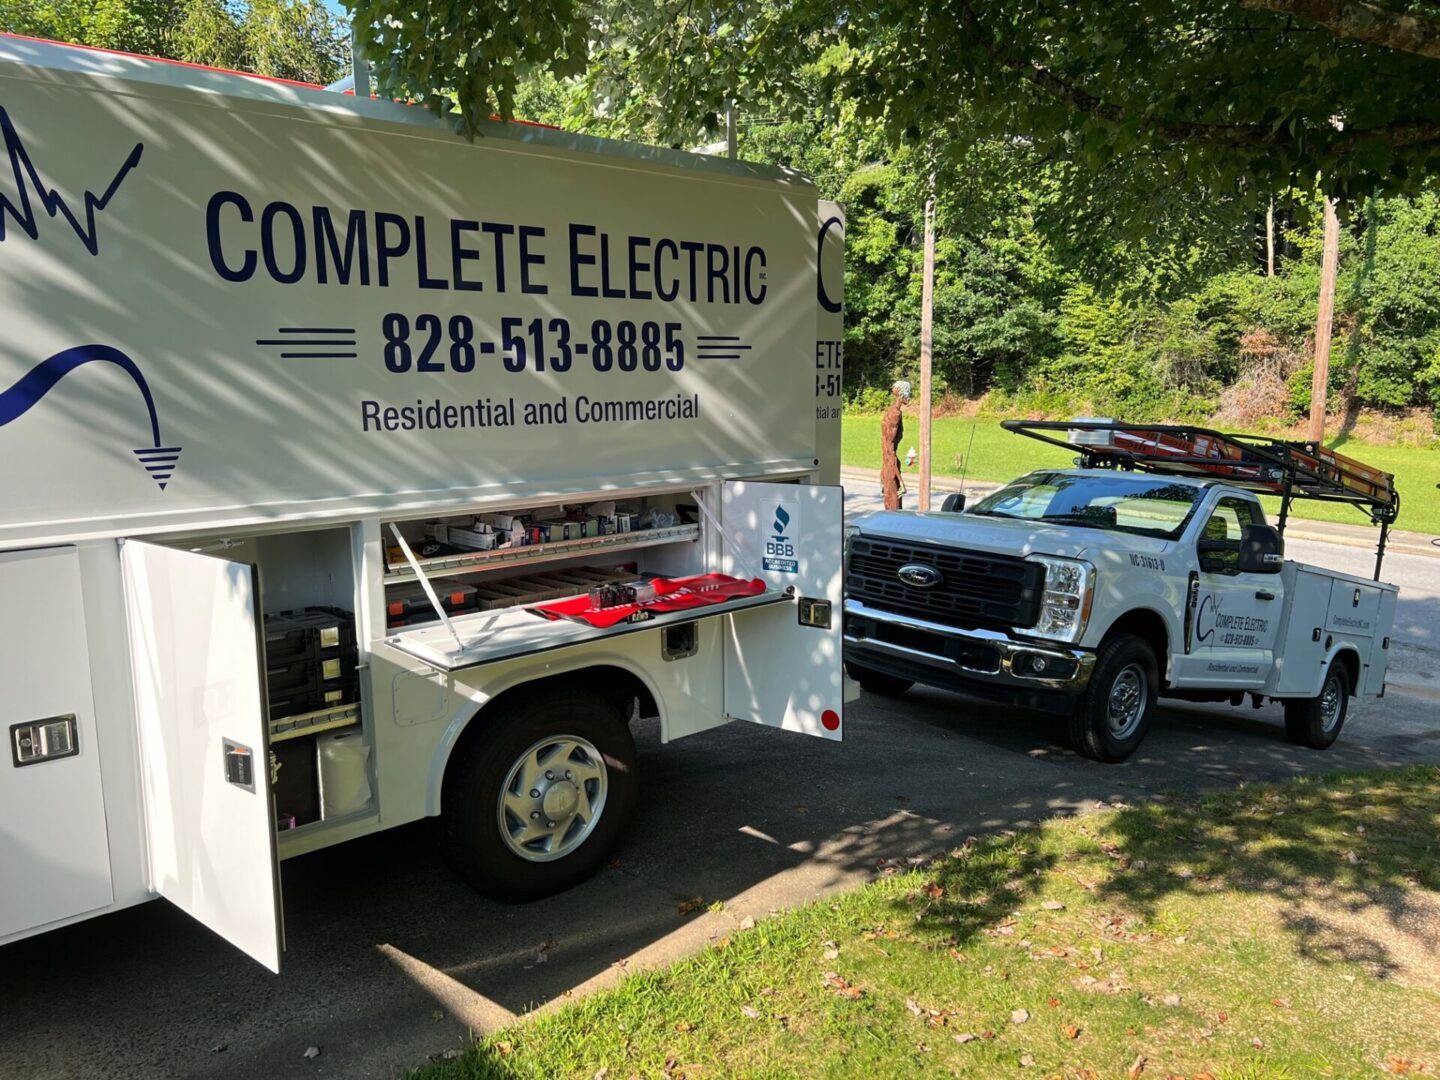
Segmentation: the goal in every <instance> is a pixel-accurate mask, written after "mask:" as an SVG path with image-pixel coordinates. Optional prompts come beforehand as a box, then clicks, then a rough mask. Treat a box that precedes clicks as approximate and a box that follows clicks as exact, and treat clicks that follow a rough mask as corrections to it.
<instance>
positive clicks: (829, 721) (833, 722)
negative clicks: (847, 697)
mask: <svg viewBox="0 0 1440 1080" xmlns="http://www.w3.org/2000/svg"><path fill="white" fill-rule="evenodd" d="M820 723H822V724H823V725H825V730H826V731H838V730H839V729H840V714H839V713H838V712H836V711H835V710H834V709H826V710H825V711H824V712H822V713H821V714H820Z"/></svg>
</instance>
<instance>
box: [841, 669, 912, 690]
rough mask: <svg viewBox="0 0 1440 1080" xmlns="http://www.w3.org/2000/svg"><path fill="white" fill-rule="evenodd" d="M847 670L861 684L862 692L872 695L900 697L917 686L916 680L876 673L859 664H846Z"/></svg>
mask: <svg viewBox="0 0 1440 1080" xmlns="http://www.w3.org/2000/svg"><path fill="white" fill-rule="evenodd" d="M845 670H846V671H848V672H849V673H850V677H851V678H852V679H854V680H855V681H856V682H858V683H859V684H860V689H861V690H864V691H865V692H866V693H870V694H879V695H880V696H881V697H899V696H900V695H901V694H903V693H904V692H905V691H906V690H909V689H910V687H912V686H914V685H915V680H914V679H902V678H900V676H898V675H887V674H885V672H883V671H874V670H872V669H871V668H867V667H861V666H860V665H859V664H846V665H845Z"/></svg>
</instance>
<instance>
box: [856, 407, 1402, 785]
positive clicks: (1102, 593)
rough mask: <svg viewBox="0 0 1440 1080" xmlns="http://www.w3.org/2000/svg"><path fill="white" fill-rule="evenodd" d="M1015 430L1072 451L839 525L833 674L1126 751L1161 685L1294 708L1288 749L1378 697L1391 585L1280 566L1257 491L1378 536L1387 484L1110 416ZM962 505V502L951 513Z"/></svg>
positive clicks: (1088, 750) (1333, 727)
mask: <svg viewBox="0 0 1440 1080" xmlns="http://www.w3.org/2000/svg"><path fill="white" fill-rule="evenodd" d="M1005 426H1006V427H1008V428H1010V429H1011V430H1014V431H1017V432H1020V433H1022V434H1026V435H1031V436H1032V437H1035V438H1040V439H1042V440H1043V441H1046V442H1051V443H1055V444H1057V445H1061V446H1067V447H1072V448H1074V449H1075V450H1077V451H1078V452H1079V457H1078V458H1077V462H1076V463H1077V465H1081V466H1084V467H1081V468H1075V469H1053V470H1043V471H1038V472H1032V473H1029V474H1027V475H1025V476H1022V477H1020V478H1019V479H1018V480H1015V481H1013V482H1011V483H1010V484H1007V485H1006V486H1005V487H1003V488H1001V489H1000V490H998V491H996V492H994V493H993V494H991V495H989V496H987V497H986V498H985V499H983V500H982V501H980V502H979V503H978V504H976V505H974V506H973V507H971V508H970V509H968V510H967V509H964V506H963V500H962V499H961V498H960V497H958V496H952V497H951V499H949V500H947V503H946V509H945V510H943V511H940V512H930V513H916V512H909V511H880V512H876V513H873V514H868V515H865V516H863V517H861V518H860V519H858V520H857V521H852V522H851V523H850V524H849V525H848V526H847V528H846V566H847V571H846V601H845V659H846V665H847V667H848V669H849V672H850V674H851V676H852V677H853V678H855V679H856V680H857V681H858V682H859V683H860V685H861V687H862V688H864V689H865V690H867V691H870V692H872V693H880V694H899V693H903V692H904V691H905V690H907V689H909V687H910V686H911V685H913V684H914V683H917V682H918V683H924V684H928V685H932V686H941V687H946V688H950V689H953V690H958V691H961V692H963V693H969V694H972V695H974V696H977V697H983V698H988V699H991V700H998V701H1001V702H1006V703H1012V704H1020V705H1024V706H1029V707H1035V708H1041V709H1046V710H1049V711H1055V712H1060V713H1063V714H1064V715H1066V716H1067V717H1068V726H1069V734H1070V738H1071V742H1072V744H1073V745H1074V746H1075V748H1076V749H1077V750H1078V751H1080V752H1081V753H1083V754H1085V755H1086V756H1088V757H1091V758H1095V759H1097V760H1100V761H1112V762H1114V761H1123V760H1124V759H1125V758H1127V757H1128V756H1129V755H1130V754H1131V753H1133V752H1134V750H1135V748H1136V747H1137V746H1138V745H1139V744H1140V741H1141V740H1142V739H1143V738H1144V737H1145V733H1146V730H1147V729H1148V728H1149V726H1150V723H1151V720H1152V717H1153V715H1154V709H1155V702H1156V699H1157V698H1159V697H1174V698H1184V699H1188V700H1192V701H1194V700H1198V701H1230V702H1232V703H1233V704H1237V705H1238V704H1240V703H1242V702H1243V700H1244V699H1245V697H1246V696H1249V697H1250V698H1251V699H1252V701H1253V703H1254V704H1255V705H1256V706H1257V707H1258V706H1259V705H1260V704H1262V703H1263V702H1264V701H1265V700H1266V699H1273V700H1277V701H1280V702H1282V703H1283V704H1284V707H1285V729H1286V734H1287V736H1288V737H1289V739H1290V740H1291V741H1292V742H1295V743H1299V744H1301V745H1304V746H1309V747H1314V748H1316V749H1323V748H1325V747H1328V746H1329V745H1330V744H1331V743H1333V742H1334V741H1335V739H1336V737H1337V736H1338V735H1339V733H1340V729H1341V727H1342V725H1343V724H1344V723H1345V719H1346V716H1347V714H1348V712H1349V708H1350V701H1351V699H1352V698H1356V699H1358V698H1360V697H1362V696H1365V697H1378V696H1383V695H1384V692H1385V670H1386V664H1387V661H1388V658H1389V653H1388V649H1389V646H1390V639H1389V636H1388V635H1389V634H1390V628H1391V625H1392V623H1393V620H1394V615H1395V600H1396V588H1395V586H1394V585H1388V584H1384V583H1381V582H1379V581H1378V575H1379V565H1380V564H1379V559H1377V563H1376V575H1377V580H1376V581H1369V580H1366V579H1363V578H1358V577H1354V576H1351V575H1349V574H1342V573H1337V572H1335V571H1331V570H1325V569H1321V568H1319V567H1314V566H1307V565H1304V564H1302V563H1297V562H1293V561H1289V560H1286V559H1285V558H1284V556H1283V538H1282V534H1281V532H1280V531H1279V530H1277V529H1276V528H1274V527H1272V526H1270V525H1268V524H1267V523H1266V520H1265V514H1264V511H1263V509H1262V508H1261V504H1260V501H1259V499H1258V497H1257V494H1256V493H1257V492H1265V493H1275V494H1278V495H1280V496H1281V498H1282V513H1281V519H1280V524H1281V528H1283V525H1284V518H1285V517H1286V516H1287V515H1288V511H1289V507H1290V503H1291V501H1292V500H1293V499H1295V498H1304V497H1309V498H1321V499H1326V500H1328V501H1340V502H1348V503H1352V504H1354V505H1356V506H1359V507H1361V508H1362V509H1365V510H1366V511H1367V512H1369V513H1370V515H1371V517H1372V520H1374V521H1375V523H1376V524H1378V525H1379V526H1380V528H1381V540H1380V557H1381V558H1383V552H1384V540H1385V535H1386V532H1387V531H1388V527H1389V525H1390V523H1391V522H1392V521H1393V520H1394V517H1395V515H1396V513H1397V512H1398V506H1399V503H1398V498H1397V497H1396V495H1395V491H1394V484H1393V478H1392V477H1390V476H1389V475H1388V474H1384V473H1379V472H1377V471H1375V470H1370V469H1368V468H1366V467H1365V466H1363V465H1360V464H1359V463H1358V462H1354V461H1351V460H1350V459H1347V458H1343V457H1340V456H1339V455H1337V454H1334V453H1333V452H1330V451H1326V450H1324V449H1323V448H1320V447H1317V446H1316V445H1314V444H1307V443H1281V442H1275V441H1270V440H1262V439H1255V438H1251V437H1248V436H1230V435H1222V434H1220V433H1218V432H1211V431H1206V430H1203V429H1195V428H1179V427H1168V426H1167V427H1137V426H1135V425H1118V424H1114V423H1112V422H1108V421H1074V422H1071V423H1068V424H1061V423H1033V422H1020V421H1007V422H1006V425H1005ZM957 508H958V509H959V510H960V512H958V513H957V512H956V509H957Z"/></svg>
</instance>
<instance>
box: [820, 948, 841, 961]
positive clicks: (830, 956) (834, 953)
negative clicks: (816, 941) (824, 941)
mask: <svg viewBox="0 0 1440 1080" xmlns="http://www.w3.org/2000/svg"><path fill="white" fill-rule="evenodd" d="M824 956H825V959H826V960H838V959H840V950H839V949H826V950H825V952H824Z"/></svg>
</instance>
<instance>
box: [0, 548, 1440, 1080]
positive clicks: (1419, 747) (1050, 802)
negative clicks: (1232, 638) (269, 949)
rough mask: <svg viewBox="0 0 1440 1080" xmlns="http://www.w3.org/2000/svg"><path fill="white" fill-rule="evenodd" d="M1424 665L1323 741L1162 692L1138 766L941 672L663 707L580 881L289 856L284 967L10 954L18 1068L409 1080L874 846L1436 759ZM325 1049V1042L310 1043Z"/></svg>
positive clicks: (790, 897)
mask: <svg viewBox="0 0 1440 1080" xmlns="http://www.w3.org/2000/svg"><path fill="white" fill-rule="evenodd" d="M1297 554H1298V553H1297ZM1316 554H1317V555H1325V556H1330V557H1328V558H1319V557H1315V558H1314V561H1317V562H1324V563H1327V564H1329V565H1336V566H1340V565H1342V563H1341V562H1340V561H1339V560H1343V559H1344V558H1345V557H1346V556H1345V554H1344V553H1343V552H1336V551H1324V550H1322V551H1319V552H1318V553H1316ZM1302 557H1305V558H1307V559H1309V558H1312V555H1311V554H1309V553H1306V554H1305V555H1304V556H1302ZM1416 558H1417V559H1419V557H1416ZM1436 565H1437V566H1440V563H1437V564H1436ZM1402 569H1403V568H1402ZM1407 587H1408V586H1407ZM1425 588H1427V586H1425V585H1424V582H1423V581H1418V582H1417V594H1418V593H1423V592H1424V589H1425ZM1417 602H1418V603H1421V604H1424V603H1428V604H1431V605H1434V604H1435V603H1436V601H1435V598H1434V595H1431V596H1430V598H1429V600H1428V601H1426V600H1424V599H1423V598H1422V597H1418V596H1417ZM1434 611H1435V608H1434V607H1433V606H1432V607H1430V608H1429V609H1428V614H1427V610H1426V609H1425V608H1424V607H1423V606H1422V607H1417V608H1416V609H1415V610H1414V611H1413V612H1412V614H1413V616H1414V618H1413V621H1412V624H1413V627H1414V629H1413V631H1407V636H1408V637H1409V638H1410V639H1411V640H1412V643H1413V644H1415V645H1416V646H1418V647H1422V648H1423V647H1431V646H1430V644H1429V643H1427V642H1426V641H1424V640H1420V638H1422V637H1423V635H1424V634H1425V633H1433V632H1434V629H1433V628H1434V627H1435V626H1436V625H1437V620H1436V618H1435V617H1434ZM1407 618H1410V616H1408V615H1407ZM1434 667H1435V665H1432V666H1431V670H1432V671H1433V669H1434ZM1415 681H1416V686H1415V687H1414V693H1413V694H1412V693H1393V692H1392V694H1391V695H1390V696H1389V697H1387V698H1386V700H1384V701H1383V702H1380V703H1378V704H1376V705H1373V706H1371V707H1370V708H1369V709H1368V710H1366V711H1365V712H1364V713H1363V714H1360V715H1357V716H1355V717H1354V718H1352V721H1351V724H1350V726H1348V727H1347V729H1346V732H1345V734H1344V736H1342V738H1341V740H1340V742H1339V743H1337V744H1336V746H1335V747H1334V748H1332V749H1331V750H1329V751H1327V752H1323V753H1317V752H1314V751H1306V750H1300V749H1297V748H1295V747H1292V746H1290V745H1289V744H1288V743H1286V742H1285V741H1284V739H1283V738H1282V737H1281V729H1280V711H1279V709H1278V708H1275V707H1273V706H1272V707H1267V708H1265V709H1262V710H1259V711H1254V710H1251V709H1249V708H1248V707H1246V708H1243V709H1232V708H1229V707H1224V706H1180V707H1176V706H1171V705H1167V706H1165V707H1164V708H1162V710H1161V714H1160V719H1159V723H1158V724H1157V727H1156V729H1155V730H1154V731H1153V732H1152V734H1151V736H1150V738H1149V739H1148V741H1147V742H1146V744H1145V746H1144V747H1143V752H1142V753H1140V754H1138V755H1137V756H1136V757H1135V758H1134V759H1132V760H1131V761H1129V762H1127V763H1126V764H1124V765H1121V766H1104V765H1097V764H1095V763H1094V762H1090V761H1087V760H1085V759H1082V758H1080V757H1078V756H1076V755H1075V754H1073V753H1072V752H1070V751H1068V750H1066V749H1063V748H1062V746H1061V745H1060V743H1059V742H1058V741H1057V740H1058V735H1059V733H1058V731H1057V729H1056V725H1055V722H1054V721H1052V720H1051V719H1049V718H1047V717H1044V716H1041V715H1038V714H1031V713H1025V712H1017V711H1015V710H1011V709H1000V708H995V707H992V706H987V705H982V704H977V703H974V702H971V701H968V700H966V699H964V698H961V697H958V696H956V695H953V694H949V693H946V692H943V691H938V690H924V689H917V690H913V691H911V692H910V693H909V694H906V695H905V696H904V697H902V698H899V699H896V700H887V699H883V698H874V697H869V696H867V697H864V698H862V699H861V701H860V703H859V704H858V705H857V706H852V708H851V709H850V711H849V714H848V720H847V737H846V741H845V743H843V744H841V745H836V744H831V743H823V742H821V741H819V740H815V739H805V738H801V737H798V736H792V735H786V734H782V733H777V732H773V731H769V730H765V729H760V728H754V727H750V726H748V725H731V726H729V727H726V728H722V729H719V730H717V731H712V732H708V733H705V734H703V735H698V736H695V737H693V738H691V739H686V740H683V741H681V742H679V743H676V744H673V745H671V746H661V745H660V742H659V736H658V730H657V728H656V725H655V724H653V723H650V724H645V725H642V727H641V730H640V731H639V742H640V754H641V769H642V777H643V784H642V787H643V794H642V801H641V806H640V810H639V814H638V817H637V821H636V823H635V827H634V828H633V830H632V831H631V832H630V834H629V836H628V837H627V839H626V841H625V843H624V845H623V847H622V849H621V851H620V853H619V862H618V864H617V865H615V866H612V867H611V868H609V869H606V870H604V871H602V872H601V873H600V874H599V875H598V876H597V877H595V878H594V879H593V880H591V881H590V882H588V883H586V884H585V885H583V886H581V887H579V888H577V889H574V890H572V891H571V892H569V893H566V894H565V895H563V896H558V897H554V898H551V899H550V900H547V901H543V902H540V903H537V904H532V905H529V906H525V907H505V906H502V905H498V904H494V903H491V902H489V901H486V900H483V899H481V898H479V897H477V896H476V895H475V894H474V893H473V892H471V891H470V890H469V889H468V888H466V887H465V886H464V885H462V884H461V883H459V882H458V881H456V880H455V879H453V878H452V877H450V876H449V874H448V873H447V872H446V871H445V870H444V869H443V868H442V867H441V865H440V864H439V862H438V861H437V860H436V859H435V858H434V857H432V855H431V854H430V851H429V849H428V846H427V844H426V843H425V839H426V834H425V829H424V828H423V827H422V826H407V827H405V828H401V829H396V830H391V831H390V832H388V833H383V834H381V835H379V836H374V837H369V838H366V839H363V840H358V841H354V842H352V843H349V844H344V845H341V846H340V847H337V848H334V849H331V850H329V851H325V852H320V853H318V854H315V855H311V856H307V857H303V858H300V859H296V860H292V861H290V862H287V863H286V864H285V868H284V886H285V918H286V931H287V937H288V940H289V951H288V952H287V953H286V956H285V965H286V970H285V973H284V974H283V975H280V976H272V975H270V974H268V973H267V972H265V971H263V970H262V969H261V968H260V967H259V966H258V965H255V964H253V963H251V962H250V961H249V960H247V959H245V958H244V957H242V956H241V955H240V954H239V953H237V952H235V951H234V950H233V949H231V948H230V947H229V946H227V945H226V944H225V943H223V942H221V941H220V940H218V939H217V938H215V937H214V936H213V935H211V934H210V933H209V932H208V931H206V930H204V929H202V928H200V927H199V926H198V925H197V924H195V923H193V922H192V921H191V920H189V919H188V918H187V917H186V916H184V915H182V914H180V912H179V911H177V910H176V909H174V908H172V907H170V906H169V905H167V904H165V903H163V902H157V903H152V904H147V905H144V906H142V907H140V908H136V909H132V910H130V911H125V912H121V913H119V914H116V915H111V916H107V917H105V918H101V919H95V920H91V921H90V922H88V923H85V924H82V925H80V926H76V927H71V928H69V929H66V930H62V931H58V932H56V933H53V934H49V935H45V936H42V937H40V938H35V939H31V940H30V941H26V942H22V943H20V944H19V945H13V946H10V947H7V948H5V949H0V1076H5V1077H9V1076H15V1077H26V1078H41V1077H86V1078H95V1077H104V1076H124V1077H145V1078H150V1077H165V1076H177V1077H272V1076H275V1077H280V1076H325V1075H329V1076H345V1077H370V1076H374V1077H390V1076H394V1075H396V1074H397V1073H399V1072H401V1071H402V1070H404V1069H406V1068H409V1067H412V1066H414V1065H416V1064H419V1063H421V1062H423V1061H424V1060H425V1059H426V1058H427V1057H428V1056H430V1055H432V1054H436V1053H439V1052H441V1051H443V1050H445V1049H447V1048H449V1047H455V1046H459V1045H460V1044H461V1042H462V1040H463V1039H464V1037H465V1035H466V1032H467V1029H469V1028H471V1027H476V1028H486V1027H489V1026H491V1025H495V1024H498V1023H503V1022H505V1021H506V1020H508V1019H509V1018H511V1017H513V1016H514V1015H516V1014H520V1013H523V1012H525V1011H526V1010H528V1009H530V1008H532V1007H534V1006H536V1005H539V1004H542V1003H544V1002H547V1001H553V1000H556V999H561V998H563V996H564V995H566V994H574V993H582V992H584V991H586V990H588V989H591V988H594V987H596V986H600V985H604V984H605V983H606V982H607V981H609V980H611V979H613V978H615V977H616V976H617V975H618V974H619V973H620V972H621V971H622V970H623V968H624V966H629V967H631V968H634V967H637V966H640V965H643V964H652V963H659V962H663V961H665V960H667V959H671V958H673V957H675V956H678V955H681V954H683V953H685V952H687V951H690V950H693V949H695V948H698V947H700V946H702V945H703V944H704V943H705V942H706V941H707V940H709V939H711V938H714V937H718V936H720V935H723V934H724V933H726V932H727V931H729V930H731V929H733V927H734V924H735V923H736V921H738V920H739V919H740V918H742V917H744V916H745V915H755V916H762V917H763V916H764V915H765V914H766V913H767V912H768V911H770V910H771V909H776V908H780V907H784V906H789V905H793V904H797V903H803V902H804V901H806V900H808V899H810V898H811V897H814V896H816V895H818V894H823V893H824V892H826V891H829V890H834V889H837V888H842V887H845V886H848V885H851V884H854V883H856V882H859V881H861V880H864V879H865V878H866V877H867V876H868V875H870V874H871V873H873V871H874V868H875V864H876V861H877V860H879V859H882V858H894V857H899V856H905V855H911V854H928V853H934V852H939V851H943V850H944V849H945V848H946V847H947V846H949V845H951V844H952V843H954V842H956V841H957V840H959V839H961V838H963V837H964V836H965V835H966V834H968V833H971V832H976V831H979V830H982V829H995V828H1003V827H1009V826H1014V825H1018V824H1022V823H1025V822H1032V821H1036V820H1039V819H1041V818H1044V817H1047V816H1050V815H1053V814H1057V813H1066V812H1070V811H1074V810H1077V809H1080V808H1084V807H1088V806H1093V805H1094V803H1095V801H1096V800H1102V799H1103V800H1107V801H1114V800H1124V799H1130V800H1133V799H1136V798H1139V797H1141V796H1143V795H1145V794H1147V793H1151V792H1157V791H1160V790H1163V789H1167V788H1183V789H1193V788H1198V787H1207V788H1212V787H1225V786H1231V785H1234V784H1236V783H1239V782H1241V781H1243V780H1251V779H1262V778H1265V779H1269V778H1284V777H1290V776H1296V775H1300V774H1303V773H1307V772H1315V771H1323V770H1331V769H1353V768H1364V767H1375V766H1393V765H1401V764H1409V763H1415V762H1440V723H1437V706H1436V700H1437V698H1436V696H1435V695H1434V694H1433V691H1429V690H1428V689H1427V686H1428V684H1426V683H1425V681H1424V680H1423V679H1421V678H1420V676H1419V675H1417V676H1416V680H1415ZM696 896H699V897H703V898H704V899H705V900H707V901H711V900H723V901H725V907H724V910H723V911H719V912H714V913H702V914H699V915H690V916H687V917H682V916H680V915H679V914H678V912H677V903H678V902H679V901H680V900H681V899H684V898H689V897H696ZM310 1046H315V1047H318V1048H319V1049H320V1051H321V1052H320V1056H319V1057H317V1058H314V1059H307V1058H305V1057H304V1052H305V1050H306V1048H307V1047H310Z"/></svg>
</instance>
